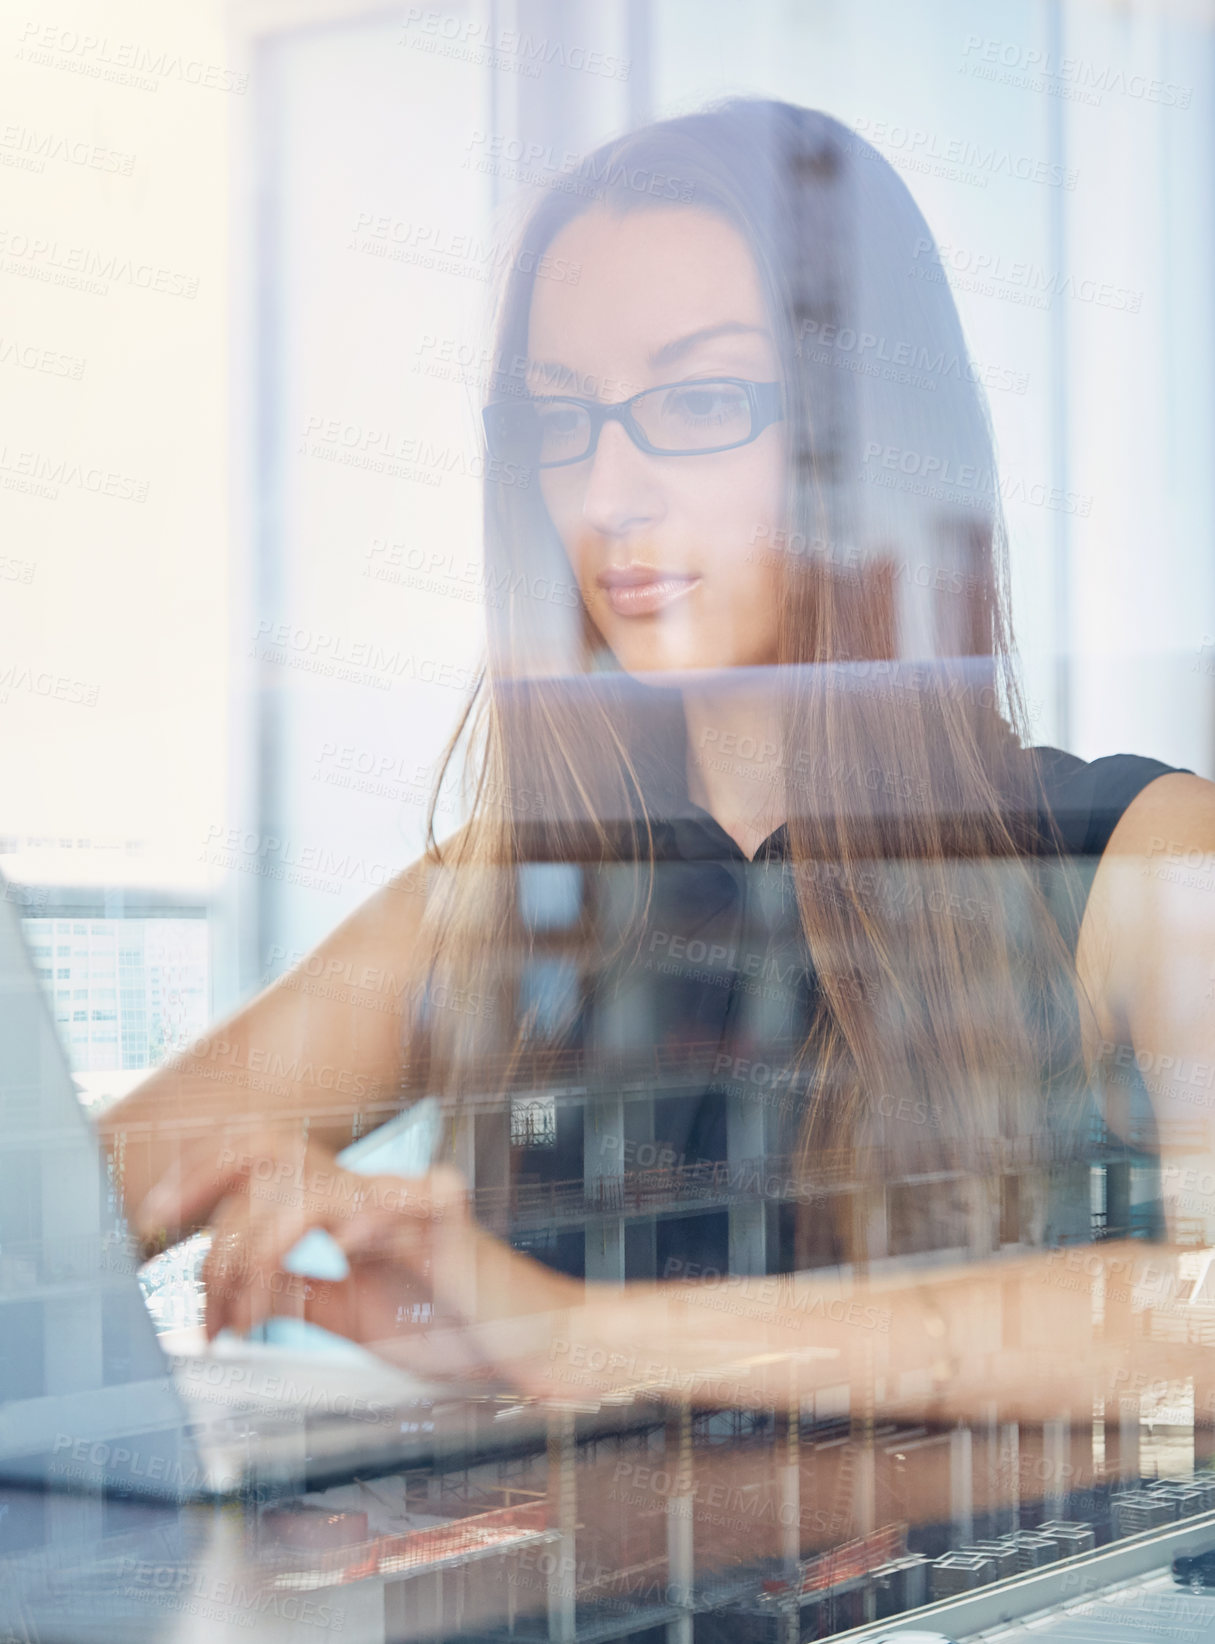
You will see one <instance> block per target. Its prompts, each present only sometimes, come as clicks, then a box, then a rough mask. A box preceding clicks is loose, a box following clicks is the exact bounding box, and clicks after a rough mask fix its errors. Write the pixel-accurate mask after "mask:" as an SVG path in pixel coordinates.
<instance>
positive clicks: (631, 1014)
mask: <svg viewBox="0 0 1215 1644" xmlns="http://www.w3.org/2000/svg"><path fill="white" fill-rule="evenodd" d="M1036 753H1037V755H1038V773H1039V777H1040V787H1039V789H1038V799H1039V813H1038V819H1037V829H1038V831H1039V833H1040V835H1041V837H1042V839H1043V842H1044V844H1043V849H1044V853H1046V854H1048V855H1049V856H1050V857H1051V859H1052V863H1053V865H1055V866H1057V867H1058V868H1059V869H1060V870H1061V872H1062V874H1063V875H1064V876H1065V877H1066V881H1067V882H1066V883H1065V882H1064V878H1060V879H1059V880H1058V882H1057V884H1056V885H1055V887H1054V890H1053V891H1052V889H1051V886H1050V884H1049V883H1047V884H1045V885H1044V889H1045V890H1046V893H1047V902H1048V906H1049V907H1050V910H1051V912H1052V914H1053V916H1054V917H1055V919H1056V920H1057V922H1058V924H1059V927H1060V931H1061V934H1062V935H1063V938H1064V940H1065V942H1066V944H1067V947H1068V951H1069V952H1070V953H1072V954H1074V953H1075V949H1076V941H1077V938H1078V935H1079V928H1080V918H1081V916H1082V914H1083V909H1084V906H1085V902H1086V899H1087V895H1088V890H1089V888H1090V886H1091V883H1092V878H1093V875H1094V873H1095V871H1096V867H1097V864H1098V862H1099V860H1100V857H1101V853H1102V852H1103V851H1104V849H1105V847H1106V845H1107V843H1108V841H1109V839H1110V836H1111V834H1112V833H1113V831H1114V828H1115V826H1116V825H1117V823H1118V821H1119V819H1120V817H1121V816H1122V814H1123V812H1124V811H1125V810H1126V808H1127V807H1128V806H1129V804H1130V803H1131V801H1132V800H1133V799H1134V798H1135V796H1136V795H1137V794H1138V793H1139V792H1140V791H1141V790H1142V789H1143V788H1145V787H1146V786H1147V784H1148V783H1149V782H1152V781H1154V780H1155V779H1156V778H1157V777H1159V776H1164V775H1167V774H1169V773H1170V772H1173V771H1176V770H1180V769H1183V767H1178V766H1171V765H1166V764H1164V763H1162V762H1161V761H1159V760H1156V759H1150V758H1146V757H1143V756H1140V755H1136V754H1111V755H1108V756H1106V757H1104V758H1100V759H1095V760H1092V761H1085V760H1082V759H1079V758H1077V757H1076V756H1075V755H1073V754H1069V753H1066V752H1064V751H1063V750H1061V749H1058V748H1050V747H1040V748H1038V749H1037V750H1036ZM674 791H676V792H677V794H678V799H677V803H676V804H675V806H674V807H673V809H674V811H675V812H676V814H674V815H672V816H671V817H670V819H669V820H663V821H659V822H657V823H656V824H654V825H653V849H654V857H655V876H654V884H653V893H652V897H651V901H650V906H649V908H648V911H647V917H646V921H645V929H644V935H643V942H642V947H641V950H640V954H639V956H633V955H636V954H637V950H635V949H634V950H630V954H631V957H630V959H629V961H628V962H627V963H622V964H621V966H620V967H619V968H617V969H615V970H612V971H611V972H610V973H609V974H605V975H604V976H602V977H600V978H598V979H597V981H596V984H595V986H594V988H593V989H592V991H591V993H590V995H589V996H588V997H587V998H585V999H584V1000H583V1001H582V1003H581V1005H580V1007H579V1010H578V1018H577V1022H576V1025H575V1027H574V1029H573V1032H572V1033H571V1035H570V1036H569V1039H568V1041H567V1042H568V1043H570V1044H572V1045H576V1047H577V1052H578V1055H577V1062H578V1069H579V1071H578V1074H577V1077H576V1080H575V1081H574V1083H573V1086H572V1087H571V1086H570V1085H569V1084H566V1086H565V1088H564V1089H563V1090H560V1091H556V1092H554V1095H553V1096H552V1097H551V1098H550V1099H549V1101H550V1105H549V1107H548V1108H547V1110H546V1126H547V1129H546V1133H545V1136H544V1139H543V1142H542V1143H537V1142H536V1141H534V1140H533V1141H531V1142H529V1141H527V1140H526V1135H527V1132H526V1131H524V1132H523V1136H524V1139H523V1140H522V1142H521V1145H518V1146H516V1147H515V1148H513V1149H512V1153H513V1161H512V1162H513V1175H514V1179H515V1182H516V1184H517V1192H519V1193H520V1194H521V1197H520V1198H519V1199H518V1201H517V1202H518V1203H520V1204H525V1203H527V1202H529V1197H530V1203H531V1204H532V1206H533V1213H532V1214H531V1215H526V1216H523V1217H522V1218H521V1219H520V1220H519V1221H518V1222H517V1224H516V1225H515V1226H514V1227H513V1228H512V1229H510V1236H511V1241H512V1243H514V1244H515V1245H516V1247H517V1248H520V1249H524V1250H527V1251H528V1252H529V1253H530V1254H532V1255H533V1256H535V1257H536V1258H537V1259H539V1260H541V1261H544V1262H547V1263H549V1264H551V1265H553V1266H555V1267H558V1268H560V1269H561V1270H563V1271H566V1272H571V1273H575V1274H581V1273H583V1272H584V1271H585V1272H586V1273H587V1275H588V1276H607V1275H600V1274H599V1270H598V1269H597V1268H596V1265H595V1260H594V1257H593V1255H592V1254H591V1251H592V1243H593V1242H594V1241H595V1240H598V1243H599V1244H600V1245H602V1242H603V1239H602V1228H603V1227H604V1226H605V1225H608V1224H614V1225H615V1231H614V1232H613V1234H612V1236H613V1237H615V1238H616V1239H618V1240H619V1241H621V1245H620V1246H618V1247H617V1249H616V1252H615V1254H614V1256H613V1257H612V1260H613V1261H614V1262H615V1263H616V1264H617V1266H616V1269H615V1271H616V1272H619V1264H620V1262H621V1260H622V1259H623V1269H624V1276H625V1277H627V1278H646V1277H658V1278H662V1277H672V1276H680V1275H688V1276H696V1274H697V1273H702V1272H704V1271H705V1270H706V1269H707V1270H710V1271H716V1272H728V1271H731V1270H732V1269H733V1270H738V1271H749V1272H756V1271H767V1272H779V1271H788V1270H790V1269H791V1268H792V1267H793V1266H794V1265H807V1263H806V1258H805V1249H804V1245H803V1247H802V1256H801V1260H800V1261H799V1262H797V1263H795V1262H794V1255H793V1238H794V1234H793V1225H794V1223H793V1214H794V1209H795V1204H796V1200H797V1198H798V1196H799V1190H798V1187H797V1184H796V1183H794V1182H792V1181H789V1180H787V1179H786V1180H785V1181H784V1183H783V1186H782V1180H781V1177H780V1169H779V1167H778V1168H776V1169H775V1170H773V1169H770V1168H767V1167H766V1166H764V1165H763V1163H762V1161H764V1160H767V1161H769V1164H771V1162H772V1161H782V1160H783V1161H787V1160H788V1158H789V1156H790V1154H791V1152H792V1148H793V1144H794V1141H795V1131H796V1126H797V1118H798V1106H797V1101H796V1093H795V1092H794V1090H793V1087H792V1084H791V1083H790V1075H789V1068H788V1051H789V1047H790V1046H791V1045H793V1044H794V1043H798V1044H800V1042H801V1040H802V1039H803V1038H804V1036H805V1024H806V1023H807V1022H808V1020H809V1018H810V1013H811V1012H812V1011H813V1009H814V1008H815V998H816V992H817V987H816V982H815V978H814V973H813V968H812V966H811V964H810V960H809V953H808V949H807V947H806V942H805V937H804V934H803V932H802V929H801V924H800V920H799V918H798V914H797V908H796V903H795V901H794V898H793V895H792V888H791V883H790V876H789V875H788V874H787V873H786V872H785V863H786V861H787V857H788V837H787V831H786V829H785V827H784V826H783V825H782V826H781V827H779V828H777V829H776V830H775V831H774V832H773V833H772V834H771V835H769V837H768V838H767V839H765V840H764V841H763V843H762V844H761V845H760V847H759V849H758V850H757V851H756V853H755V855H754V857H753V858H750V859H748V858H747V856H746V854H745V853H744V852H743V850H742V849H741V847H740V846H739V845H738V844H737V842H736V841H735V840H734V839H733V838H732V837H731V836H730V835H729V834H728V833H727V832H726V831H725V829H724V828H723V827H722V826H721V825H720V823H718V822H717V821H716V819H715V818H714V817H713V816H712V815H710V814H709V812H707V811H705V810H703V809H701V808H700V807H699V806H697V805H695V804H694V803H692V802H691V801H690V799H688V797H687V793H686V785H681V787H680V788H679V789H678V790H674ZM1046 811H1049V812H1050V813H1051V814H1052V815H1053V817H1054V820H1055V823H1056V825H1057V828H1058V832H1059V835H1060V836H1061V839H1062V848H1063V853H1064V854H1063V858H1062V859H1059V858H1057V857H1055V854H1054V847H1053V846H1050V847H1048V846H1047V845H1046V843H1045V841H1046V838H1047V835H1046V827H1047V823H1046V817H1045V815H1044V813H1045V812H1046ZM1069 891H1070V893H1071V894H1069ZM1134 1078H1135V1081H1136V1085H1135V1088H1134V1089H1133V1090H1132V1092H1131V1101H1132V1110H1133V1114H1134V1116H1135V1117H1137V1118H1138V1119H1139V1120H1140V1122H1141V1123H1144V1124H1145V1125H1146V1127H1147V1129H1148V1131H1149V1133H1150V1127H1151V1106H1150V1101H1149V1099H1148V1096H1147V1093H1146V1090H1145V1089H1144V1088H1143V1086H1142V1083H1141V1081H1139V1080H1138V1077H1137V1075H1135V1076H1134ZM638 1097H642V1098H644V1099H642V1100H638V1099H637V1098H638ZM536 1105H538V1104H536ZM1136 1108H1137V1109H1138V1112H1137V1113H1135V1112H1134V1110H1135V1109H1136ZM514 1128H515V1127H514V1125H513V1124H512V1129H514ZM533 1135H534V1133H533ZM597 1137H599V1138H601V1139H600V1140H599V1141H598V1142H597V1140H596V1138H597ZM1127 1156H1128V1158H1129V1159H1130V1162H1131V1163H1132V1164H1133V1165H1134V1166H1135V1168H1136V1170H1137V1172H1138V1173H1139V1174H1138V1180H1137V1182H1136V1190H1135V1194H1134V1197H1135V1201H1136V1208H1135V1212H1134V1217H1133V1221H1134V1225H1133V1226H1131V1227H1129V1228H1113V1227H1111V1229H1110V1231H1111V1232H1115V1231H1116V1232H1133V1233H1137V1234H1139V1235H1141V1236H1144V1237H1149V1238H1150V1237H1160V1236H1162V1233H1163V1217H1162V1207H1161V1204H1160V1200H1159V1191H1158V1182H1156V1183H1154V1182H1153V1180H1152V1166H1151V1161H1150V1157H1149V1156H1148V1155H1147V1154H1146V1153H1141V1154H1138V1155H1135V1156H1134V1157H1130V1155H1129V1153H1128V1155H1127ZM765 1171H766V1180H765V1179H762V1178H763V1177H764V1175H765ZM579 1177H582V1179H583V1181H584V1184H585V1206H586V1221H585V1224H584V1225H582V1226H579V1225H577V1222H576V1219H575V1220H574V1223H573V1225H571V1222H570V1219H569V1218H561V1217H557V1216H553V1217H550V1218H545V1217H543V1216H540V1217H538V1216H537V1215H536V1214H535V1206H536V1205H538V1204H542V1203H543V1194H544V1188H545V1186H546V1184H548V1185H549V1186H551V1187H554V1188H555V1187H556V1185H557V1184H569V1183H570V1182H572V1181H576V1180H577V1179H578V1178H579ZM907 1191H908V1193H911V1194H913V1195H914V1191H915V1190H914V1189H908V1190H907ZM1089 1195H1090V1184H1089V1173H1088V1170H1087V1169H1082V1170H1081V1171H1080V1172H1079V1173H1078V1174H1077V1173H1076V1172H1075V1171H1073V1172H1072V1174H1071V1175H1070V1176H1068V1177H1066V1178H1064V1179H1062V1180H1061V1181H1060V1182H1057V1183H1056V1184H1055V1185H1054V1187H1053V1188H1052V1190H1051V1197H1050V1202H1049V1203H1048V1204H1047V1206H1046V1208H1045V1216H1044V1220H1043V1222H1042V1227H1041V1237H1042V1239H1043V1242H1046V1243H1057V1242H1059V1241H1061V1240H1070V1241H1078V1242H1087V1240H1088V1239H1090V1238H1091V1237H1092V1236H1093V1225H1094V1224H1093V1219H1092V1206H1091V1203H1090V1197H1089ZM803 1196H804V1195H803ZM888 1197H889V1198H890V1203H891V1210H890V1217H891V1233H892V1239H893V1243H892V1248H891V1251H890V1253H891V1254H898V1253H907V1252H909V1251H913V1250H916V1249H926V1248H931V1247H932V1246H931V1240H930V1241H929V1242H928V1243H924V1242H923V1237H922V1234H921V1235H917V1234H916V1232H915V1231H914V1228H913V1226H912V1224H913V1223H914V1222H915V1216H914V1214H913V1215H911V1217H910V1221H906V1217H905V1212H906V1209H907V1205H906V1203H905V1202H904V1201H906V1199H907V1195H906V1194H904V1195H903V1198H902V1199H900V1197H899V1190H897V1189H895V1190H893V1191H892V1192H891V1193H890V1194H889V1195H888ZM556 1202H557V1198H556V1197H554V1199H553V1203H554V1204H555V1203H556ZM740 1206H750V1208H749V1209H743V1210H740V1209H739V1207H740ZM900 1207H901V1208H900ZM900 1215H904V1220H905V1225H904V1227H903V1232H902V1241H903V1243H902V1251H900V1249H899V1248H898V1246H899V1237H900V1235H899V1227H898V1223H899V1218H900ZM621 1218H623V1220H621ZM563 1221H564V1222H565V1225H564V1226H563V1225H561V1224H562V1222H563ZM917 1237H919V1238H920V1242H919V1243H917V1242H916V1240H917ZM943 1242H944V1243H946V1244H948V1243H950V1242H951V1241H950V1240H948V1239H946V1240H944V1241H943ZM834 1259H838V1250H836V1251H834V1253H833V1249H832V1246H831V1243H830V1240H829V1239H827V1238H826V1237H824V1242H823V1245H822V1249H821V1251H820V1252H819V1253H818V1255H817V1257H816V1258H815V1260H817V1261H821V1262H829V1261H831V1260H834ZM811 1264H813V1263H811Z"/></svg>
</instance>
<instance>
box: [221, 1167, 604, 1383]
mask: <svg viewBox="0 0 1215 1644" xmlns="http://www.w3.org/2000/svg"><path fill="white" fill-rule="evenodd" d="M278 1163H279V1164H281V1161H279V1162H278ZM263 1176H264V1177H265V1179H264V1180H263V1179H262V1177H263ZM311 1228H319V1229H323V1230H324V1231H325V1232H327V1233H328V1234H330V1235H331V1237H332V1238H333V1239H334V1240H335V1242H336V1243H337V1244H338V1246H339V1247H340V1248H341V1250H342V1252H343V1254H344V1255H345V1257H346V1260H347V1263H348V1266H349V1273H348V1275H347V1276H346V1277H345V1278H343V1279H336V1280H320V1279H314V1278H305V1277H303V1276H301V1275H298V1274H293V1273H291V1272H290V1271H289V1270H288V1269H287V1268H286V1267H285V1266H284V1261H285V1259H286V1257H287V1256H288V1253H289V1252H290V1250H291V1249H292V1247H293V1246H294V1245H295V1244H296V1242H297V1241H298V1240H299V1239H300V1238H301V1237H302V1236H303V1234H304V1233H305V1232H307V1231H308V1230H309V1229H311ZM203 1276H204V1281H205V1284H206V1290H207V1311H206V1328H207V1334H208V1336H214V1335H215V1334H216V1333H217V1332H218V1331H219V1330H222V1329H231V1330H235V1331H247V1330H249V1329H251V1328H252V1327H253V1326H255V1325H256V1324H258V1323H260V1322H261V1321H262V1320H264V1319H266V1318H269V1317H291V1318H297V1319H304V1320H306V1321H307V1322H309V1323H312V1324H317V1325H320V1326H321V1327H322V1328H324V1329H326V1330H331V1331H333V1332H334V1333H336V1334H338V1335H341V1336H345V1337H347V1338H349V1339H350V1340H352V1341H356V1342H360V1343H362V1344H363V1345H365V1346H366V1347H368V1348H370V1349H371V1350H372V1351H374V1352H376V1353H379V1354H380V1355H381V1356H382V1357H384V1358H386V1359H389V1360H391V1361H392V1362H394V1363H396V1364H399V1365H400V1366H402V1367H403V1368H407V1369H409V1370H411V1371H413V1372H415V1373H417V1374H421V1375H427V1376H433V1377H443V1378H446V1379H451V1378H453V1377H458V1378H460V1379H464V1380H469V1381H481V1380H485V1379H491V1380H506V1381H508V1382H510V1383H511V1384H512V1385H514V1386H515V1387H516V1388H518V1389H519V1390H520V1391H522V1392H537V1393H538V1392H541V1391H543V1390H544V1389H545V1388H546V1387H547V1385H548V1379H549V1375H550V1372H551V1365H552V1360H553V1343H554V1340H555V1336H556V1333H557V1330H558V1327H559V1320H560V1319H561V1317H562V1316H563V1313H564V1311H565V1310H566V1309H568V1308H569V1307H571V1306H573V1305H575V1304H576V1303H577V1302H578V1301H580V1300H581V1298H582V1294H583V1286H582V1285H581V1284H580V1283H578V1282H577V1281H575V1280H572V1279H568V1278H564V1277H562V1276H561V1275H560V1274H556V1273H553V1272H551V1271H550V1270H549V1269H547V1268H545V1267H543V1266H541V1264H539V1263H538V1262H534V1261H532V1260H531V1259H530V1258H528V1257H526V1256H523V1255H520V1254H519V1253H518V1252H517V1251H514V1250H512V1249H511V1248H510V1247H509V1246H508V1245H506V1244H504V1243H503V1242H502V1241H501V1240H500V1239H497V1238H495V1237H494V1236H493V1235H492V1234H490V1233H488V1232H487V1231H486V1230H485V1229H484V1228H482V1227H479V1226H478V1225H477V1224H476V1222H475V1221H474V1220H473V1218H472V1216H471V1214H470V1210H469V1205H468V1190H467V1186H466V1184H465V1182H464V1179H463V1178H462V1177H461V1176H460V1175H459V1174H458V1172H456V1171H455V1170H452V1169H449V1168H437V1169H435V1170H432V1171H430V1172H429V1173H428V1174H427V1175H425V1176H422V1177H418V1178H415V1179H410V1180H406V1179H403V1178H401V1177H399V1176H363V1175H355V1174H354V1173H352V1172H350V1171H347V1170H343V1169H342V1168H341V1167H340V1166H339V1165H337V1164H336V1162H335V1161H334V1159H333V1156H332V1155H331V1154H328V1153H327V1152H326V1150H323V1149H311V1150H307V1151H306V1153H305V1155H304V1157H303V1158H302V1159H301V1161H300V1166H299V1170H298V1172H295V1173H291V1174H286V1173H283V1174H282V1175H281V1177H280V1170H279V1168H278V1164H276V1168H275V1169H274V1171H272V1172H266V1171H264V1170H263V1171H262V1172H260V1173H259V1171H258V1170H257V1169H256V1168H254V1169H253V1170H250V1171H246V1172H245V1173H244V1175H243V1176H242V1178H241V1180H240V1183H239V1186H238V1189H237V1191H234V1192H232V1193H230V1194H229V1195H228V1196H227V1197H226V1198H225V1199H224V1200H223V1202H222V1203H221V1205H220V1206H219V1209H218V1211H217V1213H216V1215H215V1218H214V1224H213V1237H212V1245H211V1252H210V1255H209V1256H208V1258H207V1262H206V1264H205V1267H204V1269H203Z"/></svg>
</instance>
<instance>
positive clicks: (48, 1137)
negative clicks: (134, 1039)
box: [0, 880, 205, 1500]
mask: <svg viewBox="0 0 1215 1644" xmlns="http://www.w3.org/2000/svg"><path fill="white" fill-rule="evenodd" d="M137 1267H138V1257H137V1254H136V1252H135V1250H134V1247H133V1245H132V1242H131V1240H130V1239H129V1238H128V1236H127V1234H126V1230H125V1228H124V1225H123V1221H122V1217H121V1213H120V1211H119V1210H118V1207H117V1201H116V1196H115V1194H114V1193H113V1191H112V1189H111V1187H110V1184H109V1181H108V1178H107V1169H106V1163H105V1159H104V1157H103V1154H102V1150H101V1148H100V1146H99V1144H98V1142H97V1139H96V1137H95V1136H94V1134H93V1130H92V1127H91V1126H90V1124H89V1122H88V1119H87V1116H86V1115H85V1113H84V1111H83V1109H82V1108H81V1106H80V1103H79V1101H78V1100H77V1097H76V1091H75V1086H74V1084H73V1081H72V1075H71V1071H70V1068H69V1066H68V1062H67V1058H66V1056H65V1054H64V1050H63V1047H62V1045H61V1044H60V1042H59V1037H58V1035H57V1033H56V1031H55V1024H54V1020H53V1018H52V1015H51V1011H50V1007H49V1002H48V1001H47V999H46V997H45V995H44V992H43V989H42V986H41V984H40V983H39V980H38V977H37V975H36V974H35V971H34V968H33V964H32V962H31V959H30V956H29V953H28V951H27V949H26V946H25V941H24V938H23V935H22V931H21V924H20V911H19V907H18V906H17V904H16V902H15V900H14V893H13V891H12V890H11V888H10V887H8V886H7V885H5V884H4V882H3V881H2V880H0V1480H3V1481H5V1482H10V1483H24V1484H36V1485H44V1486H47V1487H53V1488H55V1489H85V1490H102V1491H106V1492H110V1493H116V1494H136V1495H140V1496H155V1497H163V1498H166V1499H170V1500H180V1499H183V1498H185V1497H188V1496H191V1495H195V1494H197V1493H199V1491H200V1490H203V1489H204V1488H205V1477H204V1474H203V1471H202V1469H201V1466H200V1463H199V1458H198V1455H197V1453H196V1450H195V1447H194V1444H193V1443H192V1440H191V1437H190V1433H189V1430H188V1425H187V1419H186V1412H185V1407H184V1405H183V1403H182V1401H181V1399H180V1397H179V1395H178V1393H177V1390H176V1388H175V1386H174V1383H173V1379H172V1376H171V1374H170V1370H169V1364H168V1360H167V1358H166V1356H165V1354H164V1353H163V1352H162V1350H161V1347H160V1344H159V1342H158V1340H157V1337H156V1332H155V1329H154V1326H153V1323H152V1320H151V1317H150V1316H149V1314H148V1311H147V1308H146V1306H145V1304H144V1298H143V1292H142V1289H141V1287H140V1284H139V1280H138V1277H137Z"/></svg>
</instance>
